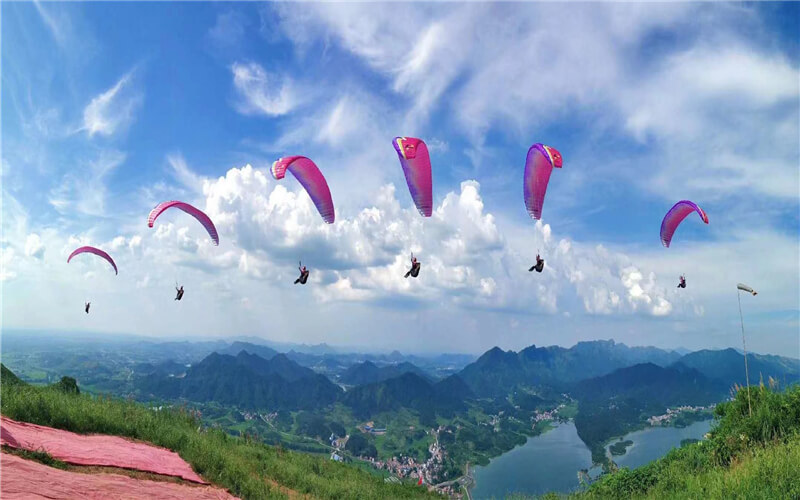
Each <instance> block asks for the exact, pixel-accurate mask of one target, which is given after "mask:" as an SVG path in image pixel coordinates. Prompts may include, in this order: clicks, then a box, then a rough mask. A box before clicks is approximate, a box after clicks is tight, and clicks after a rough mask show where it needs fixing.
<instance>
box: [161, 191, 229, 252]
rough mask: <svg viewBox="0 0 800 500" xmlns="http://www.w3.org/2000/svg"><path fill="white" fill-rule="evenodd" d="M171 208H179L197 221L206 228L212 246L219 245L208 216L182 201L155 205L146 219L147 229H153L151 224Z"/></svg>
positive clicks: (214, 228) (215, 231) (214, 229)
mask: <svg viewBox="0 0 800 500" xmlns="http://www.w3.org/2000/svg"><path fill="white" fill-rule="evenodd" d="M172 207H175V208H179V209H181V210H183V211H184V212H186V213H187V214H189V215H191V216H192V217H194V218H195V219H197V220H198V221H199V222H200V224H202V225H203V227H204V228H206V231H208V235H209V236H211V240H212V241H213V242H214V244H215V245H219V234H217V228H216V227H215V226H214V223H213V222H212V221H211V219H210V218H209V217H208V215H206V214H205V213H203V212H202V211H201V210H198V209H197V208H195V207H193V206H191V205H189V204H188V203H184V202H182V201H165V202H163V203H159V204H158V205H156V208H154V209H153V210H151V211H150V215H149V216H148V217H147V227H153V223H154V222H155V221H156V219H157V218H158V216H159V215H161V214H162V213H163V212H164V211H165V210H167V209H170V208H172Z"/></svg>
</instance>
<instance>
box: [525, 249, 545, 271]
mask: <svg viewBox="0 0 800 500" xmlns="http://www.w3.org/2000/svg"><path fill="white" fill-rule="evenodd" d="M534 269H535V270H536V272H537V273H540V272H542V270H543V269H544V259H543V258H541V257H539V254H538V253H537V254H536V265H535V266H531V268H530V269H528V272H531V271H533V270H534Z"/></svg>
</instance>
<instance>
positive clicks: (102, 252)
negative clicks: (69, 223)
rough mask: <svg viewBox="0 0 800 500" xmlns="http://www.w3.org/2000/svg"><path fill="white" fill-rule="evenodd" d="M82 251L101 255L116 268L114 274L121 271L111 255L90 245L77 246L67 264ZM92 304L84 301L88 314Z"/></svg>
mask: <svg viewBox="0 0 800 500" xmlns="http://www.w3.org/2000/svg"><path fill="white" fill-rule="evenodd" d="M82 253H90V254H93V255H97V256H98V257H101V258H103V259H105V260H106V261H107V262H108V263H109V264H111V267H113V268H114V274H115V275H118V274H119V271H117V264H116V263H114V259H112V258H111V256H110V255H108V254H107V253H106V252H104V251H102V250H100V249H99V248H95V247H90V246H85V247H79V248H76V249H75V250H74V251H73V252H72V253H71V254H69V257H67V264H69V262H70V261H71V260H72V258H73V257H75V256H76V255H80V254H82ZM91 305H92V303H91V302H88V301H87V302H85V303H84V305H83V307H84V310H85V311H86V314H89V306H91Z"/></svg>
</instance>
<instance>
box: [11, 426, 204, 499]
mask: <svg viewBox="0 0 800 500" xmlns="http://www.w3.org/2000/svg"><path fill="white" fill-rule="evenodd" d="M0 443H2V444H4V445H8V446H10V447H12V448H21V449H24V450H29V451H46V452H47V453H48V454H50V456H52V457H53V458H56V459H58V460H61V461H62V462H67V463H70V464H75V465H100V466H108V467H121V468H123V469H135V470H140V471H144V472H153V473H155V474H163V475H165V476H175V477H180V478H182V479H185V480H187V481H193V482H195V483H200V484H208V483H207V482H206V481H203V479H202V478H201V477H200V476H198V475H197V473H196V472H194V471H193V470H192V467H191V466H190V465H189V464H188V463H186V462H185V461H184V460H183V459H182V458H181V457H180V455H178V454H177V453H175V452H174V451H170V450H168V449H166V448H159V447H157V446H153V445H151V444H145V443H136V442H134V441H129V440H127V439H124V438H121V437H117V436H105V435H99V434H98V435H83V434H75V433H74V432H69V431H62V430H58V429H53V428H51V427H44V426H41V425H35V424H28V423H25V422H17V421H15V420H11V419H9V418H5V417H2V418H0ZM3 456H4V457H5V455H3ZM4 476H5V474H4ZM4 489H5V488H4Z"/></svg>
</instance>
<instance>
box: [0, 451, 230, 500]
mask: <svg viewBox="0 0 800 500" xmlns="http://www.w3.org/2000/svg"><path fill="white" fill-rule="evenodd" d="M0 468H2V471H3V477H2V481H0V496H2V497H3V499H4V500H6V499H11V500H17V499H32V498H53V499H74V498H81V499H108V498H114V499H153V500H182V499H185V498H197V499H200V500H205V499H208V500H231V499H233V500H235V499H236V497H233V496H231V495H230V494H229V493H228V492H227V491H225V490H222V489H220V488H216V487H213V486H190V485H187V484H178V483H169V482H162V481H150V480H148V479H133V478H130V477H128V476H122V475H119V474H83V473H80V472H69V471H65V470H60V469H54V468H52V467H48V466H46V465H42V464H40V463H38V462H33V461H30V460H25V459H23V458H20V457H17V456H14V455H11V454H9V453H0Z"/></svg>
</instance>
